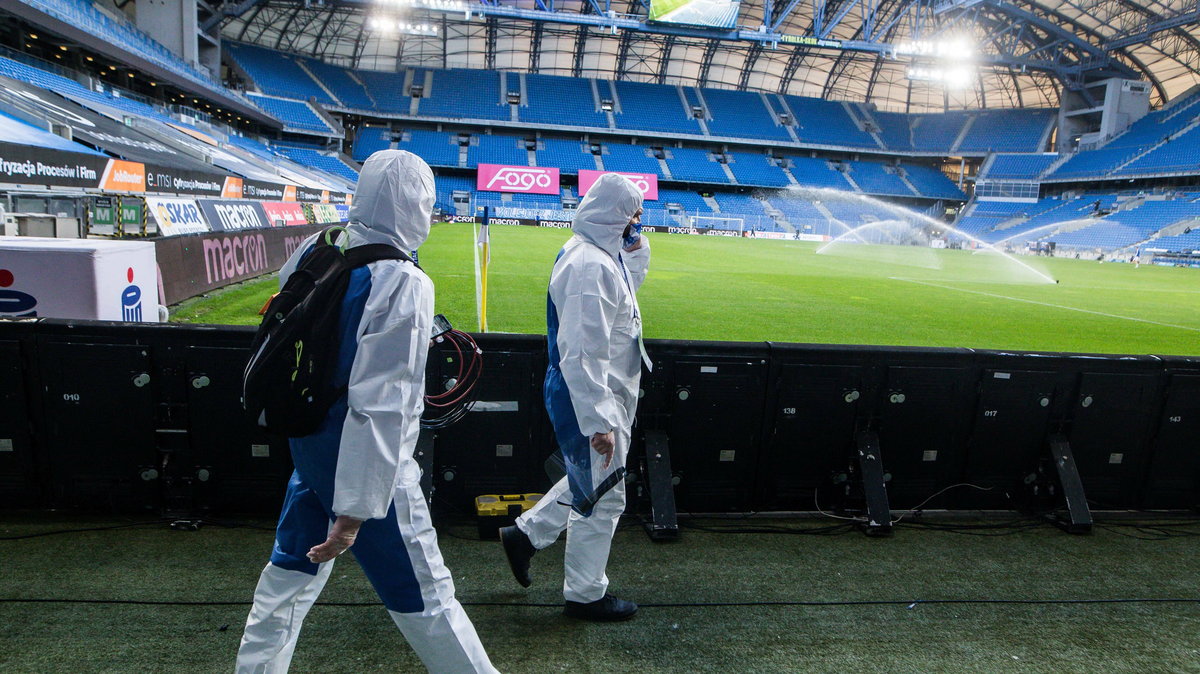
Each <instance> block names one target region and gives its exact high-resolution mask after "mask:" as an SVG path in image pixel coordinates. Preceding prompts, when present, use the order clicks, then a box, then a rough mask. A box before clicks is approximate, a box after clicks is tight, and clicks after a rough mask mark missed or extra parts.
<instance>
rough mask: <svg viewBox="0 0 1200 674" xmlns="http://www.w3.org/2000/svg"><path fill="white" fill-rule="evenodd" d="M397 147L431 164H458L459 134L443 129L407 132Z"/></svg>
mask: <svg viewBox="0 0 1200 674" xmlns="http://www.w3.org/2000/svg"><path fill="white" fill-rule="evenodd" d="M402 138H403V139H402V140H401V141H400V142H399V143H397V145H396V147H397V148H399V149H401V150H408V151H409V152H411V153H413V154H415V155H417V156H418V157H420V158H421V159H424V160H425V162H426V163H427V164H429V165H430V166H458V155H459V146H458V143H457V140H456V139H457V135H456V134H449V133H445V132H442V131H423V130H416V129H414V130H412V131H408V132H405V133H404V134H403V136H402Z"/></svg>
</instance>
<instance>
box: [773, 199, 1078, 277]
mask: <svg viewBox="0 0 1200 674" xmlns="http://www.w3.org/2000/svg"><path fill="white" fill-rule="evenodd" d="M786 198H792V199H798V200H803V201H807V202H809V203H811V204H813V205H814V206H817V208H818V209H820V210H823V211H824V212H826V213H829V215H830V217H828V219H829V220H830V221H831V222H832V223H834V224H837V225H840V226H841V227H843V228H844V229H845V231H844V232H842V233H841V234H838V235H837V236H835V237H833V238H832V239H831V240H830V241H829V242H828V243H826V244H825V245H823V246H821V247H820V248H819V249H817V254H819V255H831V254H843V255H854V256H858V257H863V256H865V257H870V258H874V259H879V257H880V255H885V256H886V258H885V259H881V260H879V261H885V262H890V263H895V264H907V265H910V266H912V265H915V266H919V267H926V268H931V269H940V268H941V258H940V257H938V256H937V255H936V254H935V253H934V251H933V246H934V245H936V244H935V242H936V241H938V240H942V241H948V242H953V243H958V244H962V243H966V244H967V245H968V246H970V247H974V248H975V250H976V252H986V253H993V254H995V255H996V256H998V257H999V258H1000V259H1002V260H1003V261H1004V264H1005V265H1006V266H1007V267H1008V269H1010V270H1011V271H1016V272H1018V273H1019V276H1020V278H1013V279H1006V280H1024V281H1033V282H1037V283H1057V282H1058V281H1057V280H1055V279H1054V278H1053V277H1052V276H1050V275H1049V274H1046V273H1045V272H1043V271H1041V270H1039V269H1036V268H1035V267H1033V266H1031V265H1030V264H1028V263H1026V262H1024V261H1022V260H1020V259H1018V258H1017V257H1015V256H1013V255H1011V254H1009V253H1007V252H1005V251H1004V250H1002V249H1000V248H999V247H998V246H997V244H992V243H988V242H986V241H984V240H982V239H980V238H979V237H976V236H973V235H971V234H968V233H966V232H964V231H962V230H960V229H957V228H955V227H953V226H951V225H949V224H947V223H945V222H942V221H941V220H937V219H935V218H932V217H930V216H928V215H925V214H923V213H918V212H916V211H913V210H910V209H907V208H904V207H903V206H899V205H897V204H891V203H888V202H886V201H880V200H879V199H874V198H872V197H868V196H866V195H862V194H856V193H853V192H845V191H842V190H834V189H828V188H809V187H799V188H793V189H791V190H789V191H788V193H787V197H786ZM847 205H848V206H851V207H853V208H855V209H856V210H857V212H858V213H859V214H862V215H865V216H867V217H872V218H875V219H874V220H872V221H870V222H864V223H862V224H858V225H857V226H855V225H853V224H847V223H846V222H843V220H841V219H839V217H841V216H843V215H844V214H842V213H834V212H833V210H834V209H836V210H839V211H841V210H844V209H843V208H842V207H843V206H847ZM1054 226H1061V224H1060V225H1054ZM831 234H832V232H831ZM1021 234H1026V232H1022V233H1021ZM1019 235H1020V234H1018V235H1015V236H1019ZM885 246H889V247H893V248H894V247H897V246H899V247H902V248H904V249H906V250H907V251H910V252H905V253H900V252H899V251H897V253H896V254H891V253H888V252H887V250H888V249H887V248H883V247H885ZM868 248H873V249H875V251H874V253H875V254H869V253H867V252H866V249H868ZM918 249H919V250H922V251H923V252H921V253H916V252H913V251H916V250H918ZM1006 276H1007V274H1006ZM976 280H978V279H976Z"/></svg>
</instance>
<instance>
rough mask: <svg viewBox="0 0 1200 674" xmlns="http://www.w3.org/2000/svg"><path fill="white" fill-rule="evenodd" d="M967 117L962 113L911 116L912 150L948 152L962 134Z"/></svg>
mask: <svg viewBox="0 0 1200 674" xmlns="http://www.w3.org/2000/svg"><path fill="white" fill-rule="evenodd" d="M968 119H969V117H968V116H967V114H966V113H964V112H947V113H942V114H937V115H911V116H910V118H909V126H911V127H912V144H913V149H914V150H917V151H922V152H949V150H950V148H951V147H953V146H954V141H955V140H957V139H958V135H959V134H960V133H962V129H963V126H964V125H966V123H967V120H968Z"/></svg>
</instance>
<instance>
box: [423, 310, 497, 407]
mask: <svg viewBox="0 0 1200 674" xmlns="http://www.w3.org/2000/svg"><path fill="white" fill-rule="evenodd" d="M436 341H437V342H438V343H439V344H449V345H450V346H452V347H454V351H455V355H456V358H455V360H456V361H457V362H458V372H457V373H456V374H455V375H454V376H453V377H451V378H450V379H448V380H447V381H448V382H452V384H451V386H450V388H449V389H447V390H445V391H443V392H441V393H435V394H431V395H426V396H425V411H426V413H430V412H432V413H433V414H435V415H436V416H425V415H424V414H423V415H422V416H421V428H427V429H433V430H437V429H440V428H446V427H447V426H450V425H452V424H455V423H457V422H458V421H460V420H461V419H462V418H463V417H465V416H466V415H467V412H470V411H471V406H472V405H473V404H474V403H475V396H476V388H475V387H476V384H478V383H479V378H480V376H481V375H482V374H483V350H482V349H480V348H479V345H478V344H476V343H475V340H474V339H472V338H471V336H470V335H468V334H467V333H465V332H463V331H461V330H448V331H446V332H445V333H443V334H442V335H439V336H438V337H437V338H436ZM464 353H466V354H467V355H466V357H464Z"/></svg>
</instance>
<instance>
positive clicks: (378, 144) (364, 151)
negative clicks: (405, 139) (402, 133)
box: [350, 126, 392, 162]
mask: <svg viewBox="0 0 1200 674" xmlns="http://www.w3.org/2000/svg"><path fill="white" fill-rule="evenodd" d="M391 145H392V130H391V129H389V128H387V127H378V126H364V127H362V128H360V129H359V130H358V133H357V134H356V135H355V136H354V152H353V154H351V155H350V156H352V157H354V161H360V162H361V161H366V160H367V157H370V156H371V155H373V154H375V153H376V152H378V151H380V150H386V149H388V148H390V147H391Z"/></svg>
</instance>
